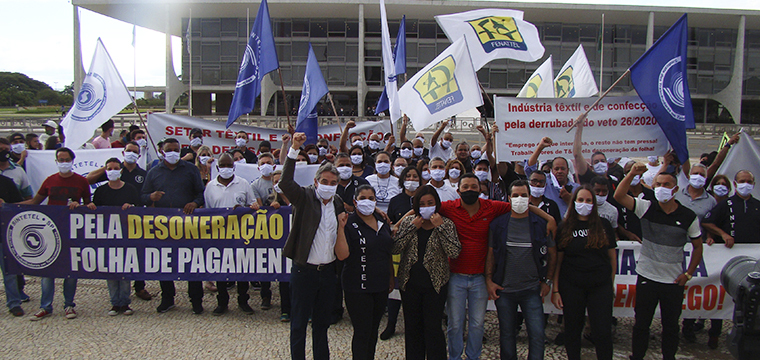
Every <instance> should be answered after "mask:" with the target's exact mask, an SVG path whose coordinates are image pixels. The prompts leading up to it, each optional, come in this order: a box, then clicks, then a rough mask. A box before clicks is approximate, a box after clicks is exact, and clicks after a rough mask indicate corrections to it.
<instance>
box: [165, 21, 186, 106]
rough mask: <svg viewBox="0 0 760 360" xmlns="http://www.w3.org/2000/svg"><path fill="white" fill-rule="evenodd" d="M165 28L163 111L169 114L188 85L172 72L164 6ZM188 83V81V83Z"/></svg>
mask: <svg viewBox="0 0 760 360" xmlns="http://www.w3.org/2000/svg"><path fill="white" fill-rule="evenodd" d="M165 24H166V29H165V30H164V35H165V37H166V58H165V59H166V93H165V94H164V111H166V113H167V114H171V112H172V108H173V107H174V103H176V102H177V99H179V97H180V95H182V93H184V92H185V91H187V89H188V86H186V85H185V84H183V83H182V82H181V81H179V78H178V77H177V73H176V72H174V61H173V58H174V56H173V53H172V36H171V17H170V15H169V8H168V7H167V8H166V22H165ZM188 84H189V83H188Z"/></svg>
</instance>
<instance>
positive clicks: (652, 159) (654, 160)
mask: <svg viewBox="0 0 760 360" xmlns="http://www.w3.org/2000/svg"><path fill="white" fill-rule="evenodd" d="M647 160H649V162H650V163H655V162H657V156H652V155H650V156H647Z"/></svg>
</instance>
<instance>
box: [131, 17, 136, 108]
mask: <svg viewBox="0 0 760 360" xmlns="http://www.w3.org/2000/svg"><path fill="white" fill-rule="evenodd" d="M132 57H133V61H132V81H133V85H134V87H133V89H134V94H133V95H132V96H133V97H134V98H135V99H137V27H136V25H134V24H132Z"/></svg>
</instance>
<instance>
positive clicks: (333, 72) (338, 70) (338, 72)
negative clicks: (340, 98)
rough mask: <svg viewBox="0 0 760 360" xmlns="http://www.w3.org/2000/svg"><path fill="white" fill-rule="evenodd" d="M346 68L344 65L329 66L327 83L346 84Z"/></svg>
mask: <svg viewBox="0 0 760 360" xmlns="http://www.w3.org/2000/svg"><path fill="white" fill-rule="evenodd" d="M345 84H346V68H345V67H344V66H328V67H327V85H345Z"/></svg>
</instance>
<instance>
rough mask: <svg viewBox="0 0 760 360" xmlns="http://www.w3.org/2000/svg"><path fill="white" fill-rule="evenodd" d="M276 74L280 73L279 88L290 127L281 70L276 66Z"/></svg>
mask: <svg viewBox="0 0 760 360" xmlns="http://www.w3.org/2000/svg"><path fill="white" fill-rule="evenodd" d="M277 74H279V75H280V90H282V103H283V104H284V105H285V116H287V117H288V126H289V127H290V126H292V125H291V124H290V109H288V99H287V98H286V97H285V83H283V82H282V71H281V70H280V68H277ZM330 102H332V100H330ZM333 112H335V110H334V109H333ZM276 115H277V114H275V116H276ZM336 115H337V113H336Z"/></svg>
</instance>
